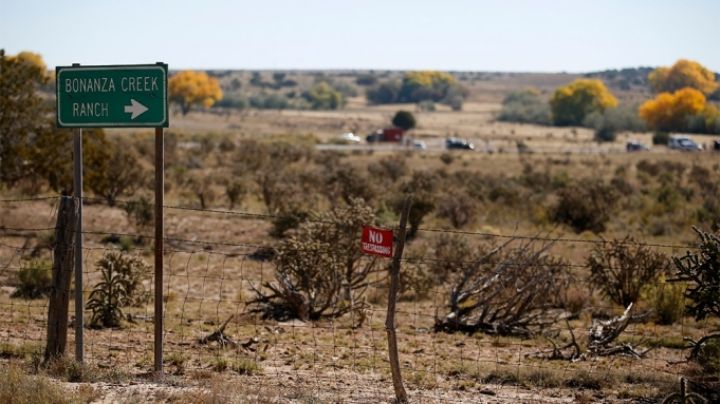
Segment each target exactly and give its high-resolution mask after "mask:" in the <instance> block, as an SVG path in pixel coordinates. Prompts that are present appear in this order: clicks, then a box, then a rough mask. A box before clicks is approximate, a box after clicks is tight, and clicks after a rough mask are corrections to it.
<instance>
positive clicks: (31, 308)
mask: <svg viewBox="0 0 720 404" xmlns="http://www.w3.org/2000/svg"><path fill="white" fill-rule="evenodd" d="M88 199H90V198H88ZM120 203H122V201H121V202H120ZM20 205H30V206H29V208H30V209H32V210H33V217H32V222H33V223H13V220H12V215H11V214H10V212H12V210H13V209H16V208H17V207H18V206H20ZM166 209H167V210H169V211H176V212H179V213H180V214H191V215H219V216H221V217H225V218H239V219H241V220H251V221H267V220H269V219H273V218H274V216H273V215H267V214H257V213H251V212H241V211H230V210H220V209H196V208H192V207H183V206H166ZM0 213H2V215H0V217H2V218H4V219H3V221H2V222H0V224H1V225H0V286H2V287H3V289H4V290H3V293H2V294H0V313H1V314H0V344H3V350H4V351H7V350H10V349H11V347H32V346H42V345H43V344H44V343H45V342H46V341H45V335H46V334H45V330H46V327H47V313H48V305H47V301H46V300H44V299H30V300H23V299H18V298H15V297H12V296H11V293H12V290H14V287H13V286H14V285H16V284H17V281H16V280H15V276H16V274H17V273H18V272H19V271H20V270H21V269H22V268H23V267H24V266H27V262H28V260H29V259H32V258H39V257H50V258H52V254H53V243H52V241H51V239H52V236H51V235H52V234H53V232H54V231H55V230H56V227H55V222H56V219H57V197H55V196H48V197H38V198H19V199H8V200H0ZM86 214H87V215H88V216H89V215H91V214H92V213H86ZM225 220H228V226H232V225H234V223H233V222H231V221H230V220H229V219H225ZM310 220H313V219H310ZM253 225H256V224H253ZM89 227H91V226H89ZM115 230H116V229H104V228H94V227H91V228H90V229H89V230H87V231H83V235H84V237H85V240H86V243H85V244H84V247H83V255H82V260H83V262H84V268H85V269H84V275H85V276H84V284H83V285H82V290H83V292H84V294H85V296H86V298H87V296H89V294H90V293H92V290H93V289H94V287H95V285H96V284H97V283H98V282H99V280H100V278H101V276H102V274H101V272H100V271H99V269H98V268H97V265H96V263H97V261H98V260H99V259H100V258H101V257H102V256H103V255H104V254H106V253H108V252H117V251H124V252H128V253H132V254H137V255H139V256H141V257H145V259H146V260H149V259H150V258H151V254H152V246H151V244H147V240H152V238H153V237H152V236H150V235H146V234H139V233H135V232H117V231H115ZM419 233H420V234H422V233H425V234H437V233H444V234H453V235H455V236H458V237H464V238H482V239H485V240H540V241H546V242H552V243H555V244H558V245H568V244H579V245H593V244H598V243H604V242H605V241H604V240H601V239H588V238H566V237H551V236H548V235H536V236H526V235H506V234H496V233H488V232H471V231H458V230H453V229H437V228H422V227H421V228H420V229H419ZM118 237H128V238H132V239H133V240H135V241H136V242H134V243H132V244H129V245H128V244H126V245H120V244H119V243H117V242H116V240H117V238H118ZM109 240H110V241H111V242H109ZM358 240H359V236H358ZM165 242H166V248H165V251H164V254H165V257H166V259H165V263H166V264H165V265H166V268H165V274H166V275H165V284H164V289H165V290H164V299H165V303H166V306H165V312H164V319H165V330H164V348H163V350H164V353H165V370H166V373H167V374H170V375H177V376H188V377H191V378H193V379H203V378H207V377H210V376H209V375H211V374H213V373H214V372H224V373H228V374H237V375H238V377H241V378H243V384H244V385H246V386H249V387H248V388H250V387H251V388H252V389H253V391H255V392H257V394H262V395H267V396H271V397H272V396H275V397H285V398H287V397H295V398H302V397H307V398H314V399H318V400H329V401H349V402H368V401H378V400H389V399H391V398H392V383H391V379H390V365H389V362H388V346H387V340H386V339H385V331H386V328H385V324H384V321H385V313H386V305H387V273H386V271H385V268H384V267H381V268H380V270H377V271H373V272H372V273H371V274H370V278H369V282H368V283H369V285H370V286H369V287H368V288H367V292H366V295H365V297H366V302H367V304H366V305H365V306H364V307H363V308H362V310H361V311H359V312H356V311H350V312H349V313H348V314H346V315H344V316H341V317H338V318H332V317H328V318H321V319H320V320H317V321H301V320H298V319H285V320H283V321H279V320H275V319H272V318H265V317H264V316H263V313H262V312H261V311H259V310H254V308H255V306H254V305H253V300H254V297H255V292H254V291H256V290H261V289H262V288H263V285H265V284H266V283H268V282H273V281H275V280H276V278H275V266H274V265H273V262H272V260H268V259H267V257H262V256H260V255H261V254H258V251H260V250H263V249H265V250H267V249H270V250H272V249H274V248H275V247H274V246H273V245H264V244H255V243H248V242H239V241H238V242H235V241H233V240H231V239H223V240H203V239H195V238H194V235H193V234H189V235H183V234H169V235H168V236H167V237H166V238H165ZM627 243H629V244H633V245H637V244H638V243H641V244H643V245H645V246H647V247H651V248H654V249H657V250H664V251H669V252H670V253H672V254H682V253H684V252H686V251H692V250H695V249H696V247H695V246H688V245H678V244H662V243H642V242H637V241H630V242H627ZM358 244H359V242H358ZM374 259H376V258H372V257H370V256H366V257H363V258H362V260H366V261H369V260H374ZM433 261H435V262H436V261H438V259H437V258H434V257H432V256H428V255H427V254H424V255H420V256H411V257H407V258H404V259H403V260H402V263H403V266H402V270H405V269H406V268H407V267H408V266H409V265H418V264H428V263H432V262H433ZM564 265H567V266H568V268H571V269H573V270H578V271H582V270H589V269H588V266H587V265H586V264H585V263H577V262H575V263H573V262H568V263H566V264H564ZM151 285H152V280H151V279H146V282H145V285H144V286H145V288H151ZM73 287H74V286H73ZM148 290H149V289H148ZM448 296H449V288H448V286H447V285H434V286H432V287H431V288H430V290H429V292H428V293H427V294H426V297H424V298H422V299H407V298H405V299H402V300H401V301H400V302H399V304H398V309H397V310H396V315H397V335H398V344H399V356H400V365H401V370H402V373H403V379H404V382H405V385H406V387H407V389H408V394H409V397H410V401H412V402H426V401H427V402H477V401H478V400H479V399H478V397H486V398H487V399H488V400H490V399H492V400H497V401H500V402H502V401H506V402H518V401H525V402H567V401H569V400H572V399H573V397H574V396H573V395H574V394H577V393H576V392H574V390H575V389H585V390H586V391H590V392H593V391H598V390H601V389H603V388H611V387H613V386H625V387H627V386H631V385H633V384H638V385H642V388H639V389H638V391H637V392H635V393H632V392H628V390H627V389H626V388H620V389H617V392H616V393H614V394H616V396H617V397H618V398H623V397H621V396H622V394H626V395H627V397H626V398H633V397H636V396H642V395H643V394H647V395H655V396H659V395H663V394H665V393H666V389H667V388H668V386H671V385H672V386H674V384H676V382H677V381H678V380H679V378H680V377H681V376H682V375H683V374H684V372H685V370H686V368H685V365H683V364H682V362H683V361H684V360H685V358H686V352H685V351H683V350H682V349H680V348H682V347H683V346H684V345H685V342H684V341H685V339H686V338H690V339H693V340H697V339H698V338H700V337H703V336H705V335H708V334H709V333H711V332H712V331H713V327H715V326H716V325H714V324H713V323H712V322H710V321H704V322H696V321H693V320H691V319H689V318H687V317H682V318H681V320H680V321H679V324H676V325H674V326H665V327H661V326H653V325H648V324H643V323H633V324H630V325H629V326H628V327H627V329H626V330H625V331H624V332H623V333H622V343H624V344H632V345H634V346H638V345H639V346H645V347H647V348H655V349H654V350H652V351H650V352H648V354H647V355H646V357H644V358H642V359H638V358H630V357H627V356H621V355H617V356H608V357H593V358H590V359H587V360H581V361H571V360H548V359H545V358H540V357H538V355H537V354H538V352H539V351H542V350H546V349H549V348H552V347H553V346H552V345H551V344H550V343H549V342H548V341H547V340H544V339H542V338H540V337H537V336H536V337H532V338H515V337H511V336H502V335H488V334H484V333H481V332H478V333H473V334H467V333H445V332H441V331H436V330H435V324H436V321H437V320H438V318H439V317H441V316H442V315H444V314H446V313H447V310H448V309H447V306H448ZM618 309H619V308H618V307H615V306H611V305H599V306H598V305H596V306H592V305H586V306H585V307H584V309H583V310H584V311H585V312H598V313H614V314H617V311H618ZM85 314H86V316H89V315H90V314H91V313H90V312H89V310H87V309H86V313H85ZM123 314H124V317H123V325H122V326H121V327H112V328H98V329H95V328H91V327H88V328H87V329H86V330H85V352H86V358H87V359H86V360H87V362H88V363H89V364H91V365H94V366H98V367H100V368H105V369H123V371H126V372H128V373H129V374H136V375H138V374H143V373H146V372H149V371H150V369H152V365H153V351H152V350H153V308H152V302H150V301H148V302H145V303H143V304H140V305H137V306H136V307H124V308H123ZM360 317H362V321H359V320H360ZM72 320H73V319H72V314H71V322H72ZM587 323H588V320H587V319H585V320H583V319H582V318H581V319H580V320H577V319H576V320H574V321H573V322H572V323H570V322H568V323H567V327H566V326H565V325H563V324H561V322H559V323H557V324H556V325H554V326H552V327H551V328H549V329H546V330H545V331H546V332H549V333H553V334H555V335H556V337H557V338H558V339H559V340H562V341H568V340H569V338H570V335H572V338H573V340H577V341H584V340H586V339H587V338H588V333H589V327H588V324H587ZM218 332H220V333H221V334H222V338H216V339H213V338H210V337H211V336H212V335H213V334H217V333H218ZM73 338H74V336H73V335H72V333H69V335H68V346H70V347H72V346H73V344H72V341H73ZM28 349H30V348H28ZM4 355H7V353H4ZM558 389H560V390H562V389H565V391H564V392H562V391H561V392H559V393H558V391H557V390H558ZM648 389H650V390H648ZM548 390H550V391H552V390H554V392H553V393H552V394H550V393H548ZM623 391H624V393H623ZM633 394H635V396H633Z"/></svg>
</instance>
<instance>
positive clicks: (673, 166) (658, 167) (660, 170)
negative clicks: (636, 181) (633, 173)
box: [636, 160, 687, 181]
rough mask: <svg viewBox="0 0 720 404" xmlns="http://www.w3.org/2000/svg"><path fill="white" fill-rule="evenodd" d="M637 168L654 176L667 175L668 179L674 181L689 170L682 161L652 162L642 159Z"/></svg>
mask: <svg viewBox="0 0 720 404" xmlns="http://www.w3.org/2000/svg"><path fill="white" fill-rule="evenodd" d="M636 168H637V170H638V171H640V172H643V173H645V174H647V175H649V176H652V177H661V176H663V175H664V176H666V181H672V180H674V179H678V178H680V177H682V175H683V174H684V173H685V171H686V170H687V166H686V165H685V164H684V163H682V162H680V161H666V160H660V161H656V162H652V161H650V160H640V161H639V162H638V163H637V165H636Z"/></svg>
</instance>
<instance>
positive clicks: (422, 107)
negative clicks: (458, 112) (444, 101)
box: [417, 100, 436, 112]
mask: <svg viewBox="0 0 720 404" xmlns="http://www.w3.org/2000/svg"><path fill="white" fill-rule="evenodd" d="M417 109H418V111H422V112H433V111H435V110H436V108H435V103H434V102H433V101H430V100H425V101H420V102H418V103H417Z"/></svg>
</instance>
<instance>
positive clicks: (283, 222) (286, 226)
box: [270, 207, 309, 238]
mask: <svg viewBox="0 0 720 404" xmlns="http://www.w3.org/2000/svg"><path fill="white" fill-rule="evenodd" d="M308 216H309V214H308V212H306V211H304V210H300V209H297V208H295V207H291V208H290V210H288V211H283V212H279V213H278V214H277V215H276V216H275V217H273V220H272V228H271V229H270V236H272V237H275V238H283V237H285V235H286V233H287V232H288V231H290V230H293V229H297V228H298V226H300V224H301V223H302V222H303V221H305V220H306V219H307V218H308Z"/></svg>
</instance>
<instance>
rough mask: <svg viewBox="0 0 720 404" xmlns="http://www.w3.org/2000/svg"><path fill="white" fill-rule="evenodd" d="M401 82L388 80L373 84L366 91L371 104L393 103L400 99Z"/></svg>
mask: <svg viewBox="0 0 720 404" xmlns="http://www.w3.org/2000/svg"><path fill="white" fill-rule="evenodd" d="M399 94H400V82H398V81H386V82H383V83H379V84H376V85H373V86H372V87H370V88H368V89H367V91H366V92H365V95H366V97H367V100H368V102H369V103H370V104H392V103H395V102H397V101H398V97H399Z"/></svg>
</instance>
